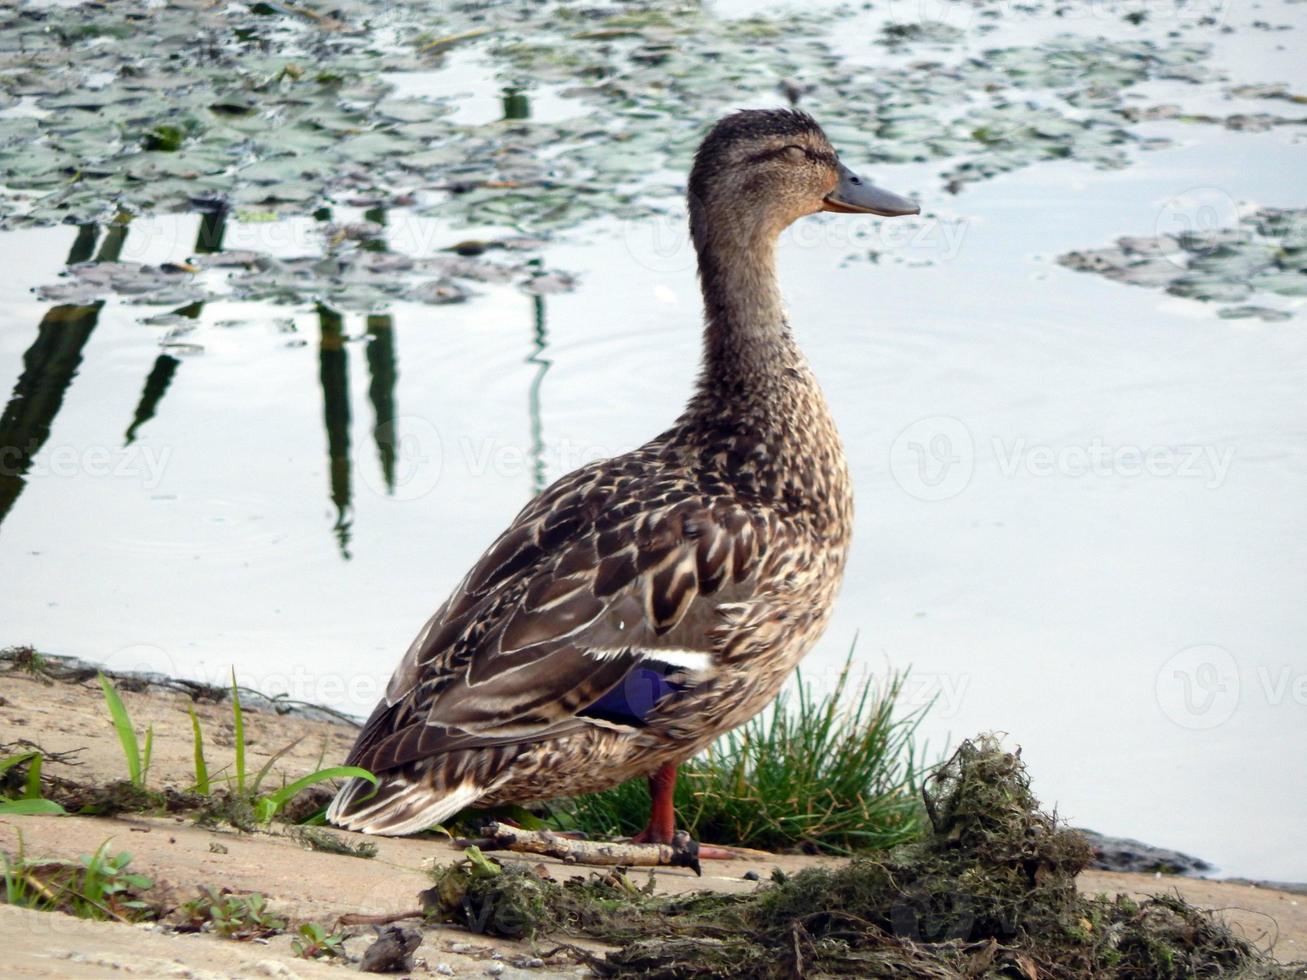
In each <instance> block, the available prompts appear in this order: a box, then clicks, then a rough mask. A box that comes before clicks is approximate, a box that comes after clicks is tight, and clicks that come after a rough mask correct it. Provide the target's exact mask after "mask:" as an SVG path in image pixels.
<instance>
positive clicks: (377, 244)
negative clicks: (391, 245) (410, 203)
mask: <svg viewBox="0 0 1307 980" xmlns="http://www.w3.org/2000/svg"><path fill="white" fill-rule="evenodd" d="M363 217H364V219H366V220H367V221H374V222H376V223H377V224H379V225H381V226H382V227H383V228H384V227H385V225H386V209H385V208H368V210H366V211H364V212H363ZM362 248H363V250H364V251H365V252H386V251H389V249H387V247H386V239H385V238H384V237H382V238H369V239H366V240H365V241H364V242H363V244H362Z"/></svg>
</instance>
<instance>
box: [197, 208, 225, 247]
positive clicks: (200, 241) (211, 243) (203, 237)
mask: <svg viewBox="0 0 1307 980" xmlns="http://www.w3.org/2000/svg"><path fill="white" fill-rule="evenodd" d="M226 237H227V209H226V208H225V207H222V206H214V207H213V208H212V209H211V210H208V211H204V212H202V213H201V214H200V230H199V231H198V232H197V233H196V235H195V254H196V255H207V254H211V253H213V252H221V251H222V240H223V239H224V238H226Z"/></svg>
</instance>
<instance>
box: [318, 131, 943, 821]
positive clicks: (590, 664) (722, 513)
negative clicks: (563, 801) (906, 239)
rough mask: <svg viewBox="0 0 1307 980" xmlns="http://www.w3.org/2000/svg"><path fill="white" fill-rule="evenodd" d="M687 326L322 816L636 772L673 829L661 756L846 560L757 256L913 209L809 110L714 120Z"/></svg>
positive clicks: (757, 662)
mask: <svg viewBox="0 0 1307 980" xmlns="http://www.w3.org/2000/svg"><path fill="white" fill-rule="evenodd" d="M688 200H689V212H690V234H691V237H692V239H693V242H694V247H695V249H696V251H697V253H698V259H699V279H700V283H701V286H702V290H703V300H704V313H705V329H704V353H703V364H702V371H701V374H700V376H699V382H698V387H697V390H696V392H695V394H694V395H693V397H692V398H691V399H690V402H689V405H688V407H687V408H686V409H685V411H684V413H683V414H682V415H681V417H680V419H678V420H677V422H676V423H675V425H673V426H672V427H671V428H670V429H668V430H667V431H666V432H664V433H663V434H662V435H660V436H658V437H657V438H655V439H653V440H652V441H650V442H648V443H646V444H645V445H644V446H641V447H640V448H639V449H636V450H634V451H633V452H630V453H627V454H625V455H623V456H617V457H614V458H612V459H605V460H600V461H598V462H594V463H591V464H589V465H587V466H583V467H581V468H580V469H578V470H575V471H574V472H572V473H569V474H567V475H566V476H564V477H563V478H562V479H560V480H559V481H558V482H557V483H555V484H554V485H553V486H551V487H550V488H548V489H547V490H545V491H544V492H543V493H542V494H540V496H538V497H536V498H535V499H534V500H532V501H531V502H530V503H529V504H527V506H526V507H525V509H523V511H522V512H521V513H520V514H518V515H517V518H516V519H515V520H514V521H513V523H512V525H511V526H510V527H509V528H508V530H506V531H505V532H504V533H503V534H501V535H500V536H499V538H498V539H497V540H496V541H495V542H494V544H492V545H491V546H490V548H489V550H487V551H486V553H485V555H484V556H483V557H482V558H481V559H480V560H479V561H478V562H477V563H476V565H475V567H474V568H473V569H472V570H471V571H470V572H469V573H468V574H467V577H466V578H464V579H463V581H462V582H461V583H460V584H459V586H458V588H457V589H455V591H454V594H453V595H452V596H450V598H449V599H448V600H447V601H446V602H445V604H444V605H443V606H441V607H440V609H439V610H437V612H436V614H435V615H434V616H432V617H431V618H430V619H429V620H428V621H427V623H426V625H425V626H423V627H422V630H421V632H420V633H419V634H418V636H417V639H415V640H414V641H413V643H412V645H411V646H410V647H409V649H408V652H407V653H406V654H405V655H404V658H403V660H402V661H401V662H400V664H399V667H398V668H397V669H396V671H395V674H394V676H393V677H392V678H391V680H390V684H389V686H388V688H387V690H386V696H385V698H384V699H383V700H382V701H381V703H379V704H378V705H377V707H376V710H375V711H373V713H372V715H371V717H370V718H369V719H368V721H367V723H366V724H365V725H364V727H363V730H362V732H361V734H360V735H359V737H358V741H357V742H356V743H355V745H354V748H353V751H352V752H351V753H350V755H349V759H348V760H347V761H348V764H350V765H356V766H362V767H364V768H365V769H368V770H369V771H371V772H372V773H374V774H375V775H376V776H377V777H378V779H379V785H378V787H377V788H376V790H375V792H373V788H372V786H371V785H370V784H369V783H367V782H365V781H363V780H360V779H351V780H350V781H349V782H347V783H346V784H345V785H344V786H342V788H341V789H340V791H339V793H338V794H337V795H336V798H335V800H334V801H333V802H332V804H331V807H330V809H329V810H328V812H327V819H328V820H329V821H331V822H332V823H335V824H338V825H340V826H342V827H347V828H350V829H352V830H358V831H362V832H364V833H369V834H408V833H413V832H415V831H419V830H422V829H424V828H426V827H429V826H431V825H432V824H434V823H439V822H440V821H442V820H445V819H447V818H449V817H450V816H452V815H453V814H455V813H457V812H458V811H459V810H461V809H463V808H464V807H467V806H470V805H473V804H477V805H480V806H495V805H502V804H507V803H514V804H528V803H532V802H538V801H544V800H549V799H553V798H556V797H562V796H573V795H577V794H581V793H589V792H594V791H596V790H602V789H605V788H607V787H610V786H613V785H616V784H618V783H621V782H624V781H626V780H629V779H633V778H637V777H642V776H647V777H649V780H650V788H651V792H652V798H653V804H652V813H651V818H650V821H649V826H648V827H647V828H646V829H645V830H644V832H643V833H641V834H640V835H638V836H637V837H636V838H635V840H636V841H639V842H656V843H669V842H671V840H672V837H673V835H674V833H675V831H676V826H675V823H676V819H675V813H674V811H673V807H672V794H673V789H674V786H675V779H676V768H677V766H678V765H679V764H680V763H682V762H683V761H685V760H686V759H688V758H689V757H690V756H693V755H694V754H695V753H697V752H699V751H700V750H701V749H703V748H705V747H706V746H707V745H708V744H709V743H711V742H712V741H713V740H714V739H716V738H717V737H718V736H719V735H721V734H722V733H723V732H726V731H729V730H730V729H732V728H734V727H736V726H737V725H740V724H742V723H743V722H745V721H747V720H748V719H749V718H751V717H752V716H753V715H755V714H756V713H757V712H759V711H761V710H762V709H763V708H764V707H765V706H766V705H767V704H768V703H769V702H770V701H771V700H772V699H773V698H774V697H775V696H776V694H777V692H778V690H779V689H780V687H781V685H782V683H783V682H784V681H785V679H786V677H788V676H789V674H790V672H791V671H792V670H793V669H794V667H795V665H796V664H797V663H798V662H799V660H800V659H801V658H802V657H803V655H804V654H805V653H807V652H808V650H809V649H810V648H811V647H812V646H813V644H814V643H815V642H816V641H817V638H818V637H819V636H820V635H821V633H822V630H823V629H824V628H825V626H826V623H827V620H828V619H829V618H830V613H831V608H832V605H833V603H834V600H835V595H836V592H837V591H838V589H839V585H840V580H841V577H842V575H843V571H844V561H845V555H846V552H847V549H848V546H849V536H850V530H851V528H852V518H853V495H852V490H851V487H850V484H849V474H848V468H847V466H846V464H845V458H844V452H843V448H842V447H841V445H840V440H839V436H838V434H837V433H836V431H835V423H834V422H833V421H832V419H831V415H830V412H829V410H828V409H827V406H826V401H825V399H824V398H823V397H822V394H821V390H820V388H819V387H818V386H817V381H816V378H814V377H813V374H812V371H811V370H810V369H809V367H808V363H807V361H806V360H805V359H804V357H803V354H802V353H801V352H800V351H799V348H798V346H797V344H796V343H795V341H794V338H793V337H792V335H791V332H790V324H789V321H788V318H787V316H786V313H785V309H784V307H783V306H782V303H781V295H780V290H779V287H778V284H777V280H776V271H775V263H774V253H775V245H776V240H777V236H778V235H779V234H780V232H781V231H782V230H783V229H784V228H785V227H786V226H788V225H789V224H790V223H791V222H793V221H795V220H797V219H798V218H801V217H803V216H804V215H808V214H813V213H815V212H818V211H839V212H855V213H868V214H876V215H884V216H890V215H906V214H916V213H917V211H918V209H917V206H916V205H915V204H913V203H912V202H911V201H908V200H905V199H904V198H901V197H898V196H897V195H895V194H891V193H889V192H887V191H883V190H880V189H878V188H876V187H873V186H872V185H871V184H869V183H867V182H865V181H863V180H861V179H860V178H859V177H857V176H856V175H855V174H854V173H853V172H851V171H850V170H849V169H847V168H846V167H845V166H843V165H842V164H841V163H840V161H839V159H838V158H837V157H836V155H835V151H834V150H833V149H832V148H831V144H830V142H829V141H828V140H827V138H826V136H825V134H824V133H823V132H822V130H821V127H819V126H818V125H817V123H816V122H815V121H814V120H813V119H812V117H810V116H808V115H806V114H805V113H802V112H798V111H794V110H790V109H777V110H746V111H741V112H736V113H734V114H732V115H729V116H726V117H725V118H723V119H722V120H720V121H719V122H718V123H717V124H716V125H715V126H714V127H713V128H712V130H711V131H710V132H709V133H708V136H707V137H706V138H705V139H704V141H703V143H702V145H701V146H700V147H699V150H698V152H697V154H696V155H695V159H694V165H693V169H692V170H691V172H690V179H689V186H688Z"/></svg>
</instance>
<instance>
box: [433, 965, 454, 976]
mask: <svg viewBox="0 0 1307 980" xmlns="http://www.w3.org/2000/svg"><path fill="white" fill-rule="evenodd" d="M432 969H434V970H435V971H436V972H437V973H439V974H440V975H441V976H442V977H452V976H453V975H454V968H453V967H452V966H450V965H449V964H448V963H437V964H436V965H435V966H434V967H432Z"/></svg>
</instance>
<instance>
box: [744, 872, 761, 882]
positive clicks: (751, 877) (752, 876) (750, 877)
mask: <svg viewBox="0 0 1307 980" xmlns="http://www.w3.org/2000/svg"><path fill="white" fill-rule="evenodd" d="M740 877H741V878H743V879H744V880H745V881H762V875H760V874H758V872H756V871H746V872H744V874H742V875H741V876H740Z"/></svg>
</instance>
